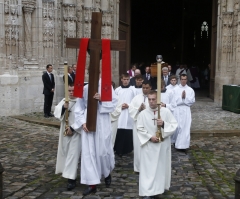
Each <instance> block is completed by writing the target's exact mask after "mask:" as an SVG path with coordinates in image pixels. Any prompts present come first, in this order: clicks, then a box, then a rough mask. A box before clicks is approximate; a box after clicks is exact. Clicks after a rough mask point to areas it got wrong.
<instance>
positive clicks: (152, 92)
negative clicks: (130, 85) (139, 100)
mask: <svg viewBox="0 0 240 199" xmlns="http://www.w3.org/2000/svg"><path fill="white" fill-rule="evenodd" d="M148 95H157V91H154V90H151V91H150V92H149V93H148Z"/></svg>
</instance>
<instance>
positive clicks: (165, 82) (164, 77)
mask: <svg viewBox="0 0 240 199" xmlns="http://www.w3.org/2000/svg"><path fill="white" fill-rule="evenodd" d="M164 79H165V86H167V76H165V77H164Z"/></svg>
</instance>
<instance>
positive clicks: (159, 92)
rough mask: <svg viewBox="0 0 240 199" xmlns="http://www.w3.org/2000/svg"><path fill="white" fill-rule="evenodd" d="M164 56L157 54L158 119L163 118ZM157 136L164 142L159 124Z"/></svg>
mask: <svg viewBox="0 0 240 199" xmlns="http://www.w3.org/2000/svg"><path fill="white" fill-rule="evenodd" d="M161 62H162V56H161V55H157V105H158V119H161V116H160V108H161V107H160V106H161V88H162V87H161V81H162V64H161ZM156 137H157V138H158V139H159V142H162V141H163V140H164V139H163V137H162V129H161V127H160V126H158V130H157V132H156Z"/></svg>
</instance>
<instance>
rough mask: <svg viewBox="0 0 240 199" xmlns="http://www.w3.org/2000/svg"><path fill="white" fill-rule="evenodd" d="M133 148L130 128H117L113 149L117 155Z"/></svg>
mask: <svg viewBox="0 0 240 199" xmlns="http://www.w3.org/2000/svg"><path fill="white" fill-rule="evenodd" d="M132 150H133V132H132V129H118V130H117V136H116V140H115V145H114V151H116V153H117V154H118V155H123V154H127V153H130V152H132Z"/></svg>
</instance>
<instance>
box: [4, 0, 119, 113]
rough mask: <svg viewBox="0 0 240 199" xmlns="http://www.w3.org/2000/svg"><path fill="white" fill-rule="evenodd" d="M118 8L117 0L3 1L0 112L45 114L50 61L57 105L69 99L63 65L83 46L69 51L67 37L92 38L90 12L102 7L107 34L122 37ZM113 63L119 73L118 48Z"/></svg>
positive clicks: (70, 61)
mask: <svg viewBox="0 0 240 199" xmlns="http://www.w3.org/2000/svg"><path fill="white" fill-rule="evenodd" d="M118 8H119V1H118V0H57V1H56V0H0V69H1V70H0V96H1V98H0V102H1V103H0V109H1V111H0V116H9V115H19V114H24V113H30V112H43V103H44V95H43V94H42V91H43V83H42V74H43V72H44V71H45V70H46V69H45V67H46V65H47V64H49V63H50V64H52V65H53V69H54V70H53V74H54V77H55V85H56V86H55V95H54V101H53V107H52V109H54V105H56V104H57V103H58V102H59V101H60V100H61V99H62V98H63V97H64V84H63V80H62V77H63V63H64V61H67V62H68V64H69V65H72V64H75V63H76V61H77V54H78V50H77V49H66V47H65V40H66V38H67V37H78V38H80V37H90V33H91V32H90V30H91V13H92V12H99V11H102V12H103V25H102V38H110V39H118V21H119V18H118V17H119V16H118ZM88 64H89V57H88V59H87V66H86V67H88ZM112 66H113V69H112V71H113V77H114V76H115V75H116V76H117V75H118V52H112ZM85 81H88V76H87V73H86V76H85Z"/></svg>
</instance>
